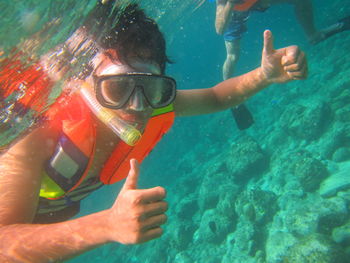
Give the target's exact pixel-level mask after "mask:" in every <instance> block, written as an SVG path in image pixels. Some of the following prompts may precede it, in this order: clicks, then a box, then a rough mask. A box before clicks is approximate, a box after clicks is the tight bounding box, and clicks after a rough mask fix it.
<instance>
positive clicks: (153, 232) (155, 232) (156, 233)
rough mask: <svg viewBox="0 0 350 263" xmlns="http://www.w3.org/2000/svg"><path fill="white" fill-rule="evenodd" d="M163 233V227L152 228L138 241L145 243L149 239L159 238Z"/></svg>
mask: <svg viewBox="0 0 350 263" xmlns="http://www.w3.org/2000/svg"><path fill="white" fill-rule="evenodd" d="M162 234H163V229H161V228H160V227H157V228H152V229H150V230H148V231H147V232H146V233H144V234H143V235H142V238H141V239H140V240H139V242H138V243H144V242H147V241H149V240H152V239H155V238H158V237H160V236H161V235H162Z"/></svg>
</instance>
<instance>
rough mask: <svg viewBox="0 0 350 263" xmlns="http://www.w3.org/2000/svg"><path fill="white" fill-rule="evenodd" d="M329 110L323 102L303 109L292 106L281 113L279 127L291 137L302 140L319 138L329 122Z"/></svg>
mask: <svg viewBox="0 0 350 263" xmlns="http://www.w3.org/2000/svg"><path fill="white" fill-rule="evenodd" d="M331 116H332V114H331V109H330V107H329V106H328V104H326V103H325V102H319V103H315V104H314V105H313V106H310V107H305V106H302V105H298V104H295V105H294V104H293V105H291V106H289V107H287V109H286V110H285V111H284V112H283V114H282V116H281V121H280V123H281V127H282V128H283V129H284V130H285V131H286V132H287V133H288V134H289V135H290V136H292V137H296V138H299V139H304V140H314V139H317V138H319V137H320V136H321V135H322V133H323V132H324V131H325V128H326V127H327V126H328V125H329V124H330V122H331Z"/></svg>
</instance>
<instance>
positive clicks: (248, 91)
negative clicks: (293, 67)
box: [214, 68, 271, 109]
mask: <svg viewBox="0 0 350 263" xmlns="http://www.w3.org/2000/svg"><path fill="white" fill-rule="evenodd" d="M269 84H271V83H270V82H269V81H268V80H267V78H266V77H265V75H264V74H263V73H262V71H261V68H257V69H255V70H253V71H251V72H248V73H246V74H244V75H241V76H238V77H235V78H231V79H228V80H225V81H223V82H221V83H219V84H218V85H216V86H215V87H214V90H215V94H216V96H217V98H218V101H219V105H221V107H222V109H226V108H230V107H233V106H235V105H239V104H241V103H242V102H244V101H245V100H247V99H248V98H249V97H251V96H253V95H254V94H256V93H257V92H259V91H260V90H262V89H264V88H266V87H267V86H268V85H269Z"/></svg>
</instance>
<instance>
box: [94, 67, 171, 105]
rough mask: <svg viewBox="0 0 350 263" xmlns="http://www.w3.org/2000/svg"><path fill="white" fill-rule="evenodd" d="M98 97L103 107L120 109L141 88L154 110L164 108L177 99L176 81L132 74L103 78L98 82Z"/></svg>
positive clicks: (144, 74)
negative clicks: (136, 89)
mask: <svg viewBox="0 0 350 263" xmlns="http://www.w3.org/2000/svg"><path fill="white" fill-rule="evenodd" d="M96 83H97V86H96V96H97V100H98V101H99V102H100V103H101V105H103V106H105V107H108V108H113V109H120V108H122V107H124V106H125V105H126V103H127V102H128V100H129V99H130V97H131V96H132V94H133V92H134V90H135V88H140V89H142V91H143V94H144V96H145V98H146V100H147V102H148V103H149V105H150V106H151V107H152V108H155V109H157V108H162V107H165V106H167V105H169V104H170V103H172V102H173V101H174V99H175V95H176V82H175V80H173V79H171V78H169V77H165V76H160V75H152V74H147V73H130V74H126V75H114V76H105V77H101V78H100V79H99V80H98V81H97V82H96Z"/></svg>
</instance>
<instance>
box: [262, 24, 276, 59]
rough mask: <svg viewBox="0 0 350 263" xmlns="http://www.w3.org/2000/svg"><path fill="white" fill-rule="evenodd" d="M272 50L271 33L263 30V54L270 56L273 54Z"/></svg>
mask: <svg viewBox="0 0 350 263" xmlns="http://www.w3.org/2000/svg"><path fill="white" fill-rule="evenodd" d="M273 51H274V48H273V36H272V32H271V31H270V30H265V31H264V49H263V52H264V53H265V54H271V53H273Z"/></svg>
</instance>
